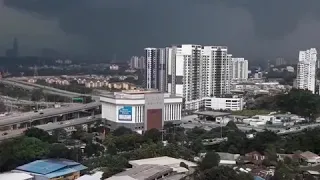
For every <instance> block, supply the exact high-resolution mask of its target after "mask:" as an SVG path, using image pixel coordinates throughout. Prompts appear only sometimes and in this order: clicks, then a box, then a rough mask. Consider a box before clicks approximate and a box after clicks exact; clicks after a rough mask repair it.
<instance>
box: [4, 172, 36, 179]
mask: <svg viewBox="0 0 320 180" xmlns="http://www.w3.org/2000/svg"><path fill="white" fill-rule="evenodd" d="M31 178H33V176H31V175H30V174H27V173H22V172H21V173H20V172H7V173H2V174H0V180H8V179H12V180H29V179H31Z"/></svg>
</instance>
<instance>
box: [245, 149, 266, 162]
mask: <svg viewBox="0 0 320 180" xmlns="http://www.w3.org/2000/svg"><path fill="white" fill-rule="evenodd" d="M264 159H265V156H264V155H262V154H261V153H259V152H257V151H252V152H250V153H247V154H245V155H244V157H242V158H241V160H242V161H243V162H244V163H245V164H246V163H249V164H250V163H252V164H261V163H262V161H263V160H264Z"/></svg>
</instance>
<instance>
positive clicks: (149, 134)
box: [143, 129, 162, 143]
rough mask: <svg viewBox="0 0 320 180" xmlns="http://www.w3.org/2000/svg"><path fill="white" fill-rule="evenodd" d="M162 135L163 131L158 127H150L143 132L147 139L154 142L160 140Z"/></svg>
mask: <svg viewBox="0 0 320 180" xmlns="http://www.w3.org/2000/svg"><path fill="white" fill-rule="evenodd" d="M161 136H162V133H161V132H160V131H159V130H158V129H150V130H147V131H146V132H145V133H144V134H143V137H144V138H145V139H146V140H151V141H152V142H154V143H157V142H159V141H160V140H161Z"/></svg>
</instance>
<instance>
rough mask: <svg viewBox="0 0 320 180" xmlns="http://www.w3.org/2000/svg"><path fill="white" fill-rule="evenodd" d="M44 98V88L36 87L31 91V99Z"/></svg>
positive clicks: (38, 99)
mask: <svg viewBox="0 0 320 180" xmlns="http://www.w3.org/2000/svg"><path fill="white" fill-rule="evenodd" d="M43 98H44V93H43V91H42V89H34V90H32V92H31V101H40V100H41V99H43Z"/></svg>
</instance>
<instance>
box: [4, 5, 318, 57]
mask: <svg viewBox="0 0 320 180" xmlns="http://www.w3.org/2000/svg"><path fill="white" fill-rule="evenodd" d="M0 1H1V0H0ZM4 2H5V6H3V7H2V8H1V9H0V27H1V28H0V50H3V47H4V46H6V45H7V44H8V43H9V42H10V41H11V40H12V38H13V36H16V37H18V38H19V40H20V42H21V43H22V45H23V47H25V50H26V52H34V51H35V50H36V49H39V48H42V47H49V48H55V49H58V50H61V51H64V52H70V53H71V54H84V55H87V56H90V57H100V58H104V59H106V60H108V59H111V58H112V57H113V55H114V54H117V57H118V59H121V60H127V59H128V58H129V57H130V56H131V55H142V53H143V48H144V47H148V46H153V47H163V46H168V45H170V44H179V43H195V44H205V45H227V46H228V47H229V49H230V50H229V51H230V53H232V54H234V55H235V56H244V57H247V58H249V60H250V58H253V57H266V58H268V57H274V56H285V57H296V56H297V55H298V52H297V51H298V50H299V49H306V48H311V47H316V48H317V47H319V46H320V36H318V32H320V21H319V20H320V19H319V17H320V14H319V12H320V11H318V10H317V9H316V7H320V1H319V0H268V1H266V0H254V1H252V0H237V1H235V0H223V1H222V0H54V1H52V0H4ZM3 27H5V28H3Z"/></svg>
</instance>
